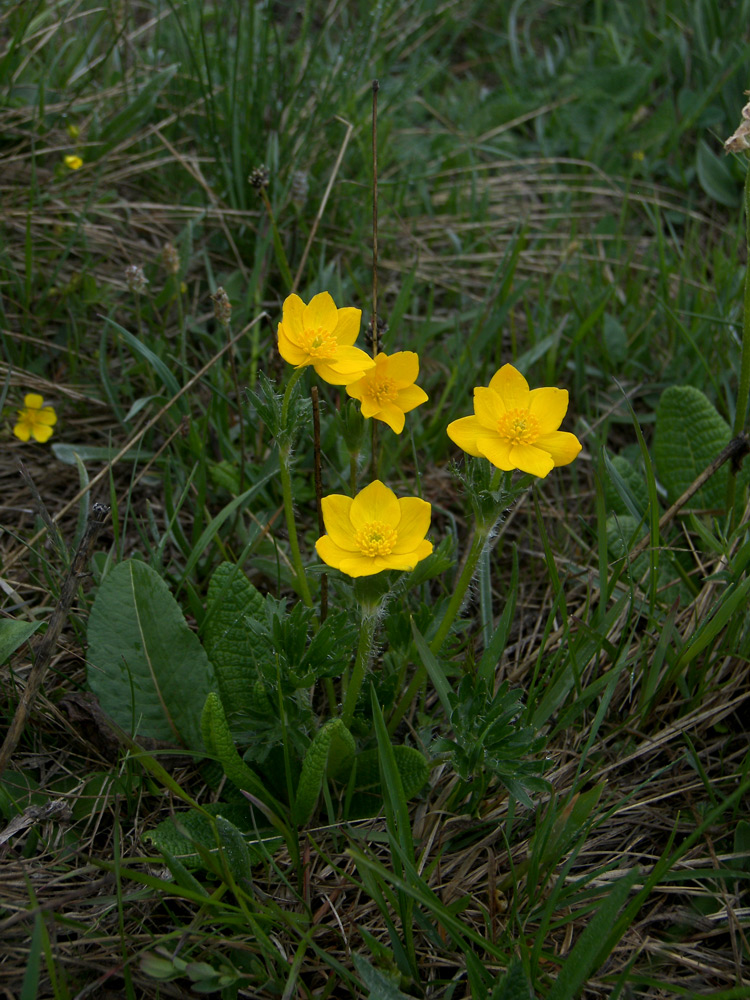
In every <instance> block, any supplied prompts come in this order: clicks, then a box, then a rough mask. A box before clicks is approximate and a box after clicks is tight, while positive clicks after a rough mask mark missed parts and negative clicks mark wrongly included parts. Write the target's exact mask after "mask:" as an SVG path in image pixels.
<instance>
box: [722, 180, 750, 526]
mask: <svg viewBox="0 0 750 1000" xmlns="http://www.w3.org/2000/svg"><path fill="white" fill-rule="evenodd" d="M744 207H745V240H746V243H747V249H748V263H747V267H746V270H745V294H744V301H743V314H742V353H741V355H740V380H739V383H738V385H737V408H736V410H735V413H734V428H733V432H732V433H733V436H734V437H737V436H738V435H740V434H742V432H743V431H744V429H745V423H746V421H747V407H748V396H750V161H748V164H747V173H746V174H745V196H744ZM738 471H739V467H738V465H737V464H736V463H734V462H733V463H732V464H731V465H730V467H729V477H728V479H727V511H728V512H729V515H730V517H731V523H732V525H733V526H734V525H735V524H736V521H737V512H736V511H735V502H734V498H735V491H736V489H737V472H738Z"/></svg>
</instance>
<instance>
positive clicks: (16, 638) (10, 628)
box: [0, 618, 42, 663]
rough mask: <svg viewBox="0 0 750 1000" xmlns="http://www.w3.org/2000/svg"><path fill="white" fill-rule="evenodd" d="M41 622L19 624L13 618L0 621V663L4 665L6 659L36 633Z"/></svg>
mask: <svg viewBox="0 0 750 1000" xmlns="http://www.w3.org/2000/svg"><path fill="white" fill-rule="evenodd" d="M41 624H42V623H41V622H19V621H16V620H15V619H13V618H1V619H0V663H5V661H6V660H7V659H8V657H9V656H10V655H11V654H12V653H15V651H16V650H17V649H18V647H19V646H23V644H24V643H25V642H26V640H27V639H30V638H31V636H32V635H33V634H34V633H35V632H36V630H37V629H38V628H39V626H40V625H41Z"/></svg>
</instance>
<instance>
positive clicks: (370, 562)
mask: <svg viewBox="0 0 750 1000" xmlns="http://www.w3.org/2000/svg"><path fill="white" fill-rule="evenodd" d="M337 569H340V570H341V572H342V573H346V574H347V576H354V577H357V576H373V575H374V574H375V573H382V572H383V570H384V569H388V566H387V565H386V562H385V560H384V559H383V558H382V556H366V555H357V556H347V557H346V559H342V561H341V565H340V566H338V567H337Z"/></svg>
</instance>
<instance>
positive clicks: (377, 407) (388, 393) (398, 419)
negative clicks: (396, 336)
mask: <svg viewBox="0 0 750 1000" xmlns="http://www.w3.org/2000/svg"><path fill="white" fill-rule="evenodd" d="M417 375H419V356H418V355H417V354H415V353H414V351H399V352H398V353H397V354H391V355H390V357H389V356H388V355H387V354H384V353H383V352H382V351H381V353H380V354H378V355H377V357H376V358H375V367H374V368H371V369H370V371H369V372H366V373H365V374H364V375H363V376H362V378H361V379H358V380H357V381H356V382H352V383H351V384H350V385H347V387H346V391H347V392H348V393H349V395H350V396H353V397H354V399H358V400H359V401H360V403H361V404H362V416H363V417H373V418H374V419H375V420H382V421H383V422H384V423H386V424H388V426H389V427H390V428H391V430H392V431H395V432H396V434H400V433H401V431H402V430H403V429H404V423H405V419H404V414H405V413H408V412H409V410H413V409H414V408H415V407H416V406H419V405H420V404H422V403H426V402H427V398H428V397H427V393H426V392H425V391H424V389H420V388H419V386H418V385H415V384H414V383H415V382H416V380H417Z"/></svg>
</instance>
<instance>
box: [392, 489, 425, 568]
mask: <svg viewBox="0 0 750 1000" xmlns="http://www.w3.org/2000/svg"><path fill="white" fill-rule="evenodd" d="M398 505H399V507H400V508H401V520H400V521H399V522H398V541H397V542H396V544H395V545H394V547H393V554H394V555H400V554H403V553H404V552H412V551H413V550H415V549H416V548H417V547H418V546H419V545H420V544H421V542H423V541H424V536H425V535H426V534H427V532H428V531H429V529H430V518H431V517H432V506H431V505H430V504H429V503H427V501H426V500H420V498H419V497H400V498H399V501H398Z"/></svg>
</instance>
